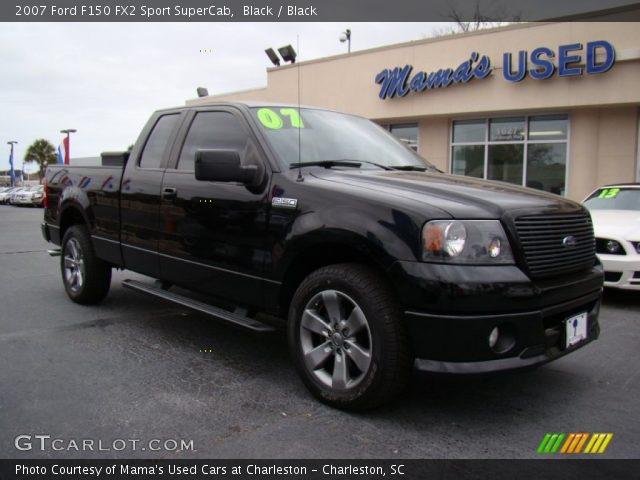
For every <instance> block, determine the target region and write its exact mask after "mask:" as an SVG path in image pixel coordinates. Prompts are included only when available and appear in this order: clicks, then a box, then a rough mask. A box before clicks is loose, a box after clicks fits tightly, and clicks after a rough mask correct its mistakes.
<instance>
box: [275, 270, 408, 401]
mask: <svg viewBox="0 0 640 480" xmlns="http://www.w3.org/2000/svg"><path fill="white" fill-rule="evenodd" d="M336 320H337V322H336ZM336 324H337V325H338V328H337V329H336V328H335V327H336ZM287 328H288V340H289V348H290V351H291V355H292V357H293V361H294V363H295V365H296V368H297V370H298V373H299V374H300V376H301V378H302V380H303V382H304V383H305V385H306V386H307V388H308V389H309V390H310V391H311V393H312V394H313V395H314V396H315V397H316V398H318V399H319V400H320V401H322V402H324V403H326V404H328V405H331V406H333V407H336V408H340V409H344V410H352V411H362V410H367V409H371V408H374V407H377V406H380V405H382V404H384V403H388V402H390V401H391V400H392V399H394V398H395V397H397V396H398V395H400V393H402V391H403V390H404V389H405V387H406V386H407V384H408V381H409V376H410V374H411V368H412V358H411V354H410V349H409V345H408V338H407V332H406V326H405V324H404V322H403V320H402V311H401V309H400V307H399V305H398V302H397V301H396V299H395V298H394V295H393V293H392V291H391V289H390V288H389V287H388V286H387V284H386V282H385V280H384V279H383V278H382V277H381V276H380V275H379V274H378V273H377V272H376V271H375V270H373V269H371V268H369V267H367V266H364V265H360V264H352V263H344V264H337V265H330V266H327V267H323V268H320V269H319V270H316V271H315V272H313V273H312V274H310V275H309V276H308V277H307V278H306V279H305V280H304V281H303V282H302V283H301V284H300V287H299V288H298V289H297V291H296V292H295V294H294V296H293V300H292V302H291V306H290V308H289V319H288V325H287Z"/></svg>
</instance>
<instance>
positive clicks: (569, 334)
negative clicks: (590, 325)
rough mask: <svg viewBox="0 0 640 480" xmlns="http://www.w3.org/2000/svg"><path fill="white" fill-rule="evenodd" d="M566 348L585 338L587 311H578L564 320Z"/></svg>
mask: <svg viewBox="0 0 640 480" xmlns="http://www.w3.org/2000/svg"><path fill="white" fill-rule="evenodd" d="M564 324H565V332H566V336H565V337H566V339H567V341H566V345H565V347H566V348H569V347H573V346H574V345H577V344H578V343H580V342H583V341H585V340H586V339H587V312H582V313H579V314H578V315H574V316H572V317H569V318H567V319H566V320H565V321H564Z"/></svg>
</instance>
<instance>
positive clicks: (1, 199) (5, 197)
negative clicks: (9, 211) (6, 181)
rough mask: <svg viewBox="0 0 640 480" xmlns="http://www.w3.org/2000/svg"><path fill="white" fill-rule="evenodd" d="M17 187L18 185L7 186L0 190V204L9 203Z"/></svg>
mask: <svg viewBox="0 0 640 480" xmlns="http://www.w3.org/2000/svg"><path fill="white" fill-rule="evenodd" d="M17 189H18V187H6V188H5V189H4V190H3V191H2V192H0V204H2V205H5V204H8V203H9V200H10V199H11V194H12V193H13V192H15V191H16V190H17Z"/></svg>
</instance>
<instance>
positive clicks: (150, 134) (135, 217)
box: [120, 111, 183, 277]
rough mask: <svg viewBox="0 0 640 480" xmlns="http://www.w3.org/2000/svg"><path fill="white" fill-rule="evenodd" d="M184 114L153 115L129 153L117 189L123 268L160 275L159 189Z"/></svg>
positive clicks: (177, 112) (153, 275)
mask: <svg viewBox="0 0 640 480" xmlns="http://www.w3.org/2000/svg"><path fill="white" fill-rule="evenodd" d="M182 118H183V114H182V113H181V112H179V111H176V112H166V113H161V114H156V115H154V116H153V117H152V118H151V119H150V120H149V122H148V124H147V126H146V127H145V129H144V130H143V132H142V133H141V135H140V139H139V140H138V142H137V143H136V148H134V150H133V151H132V152H131V157H130V158H129V161H128V162H127V165H126V168H125V172H124V175H123V178H122V183H121V190H120V222H121V228H120V232H121V233H120V241H121V244H122V256H123V259H124V264H125V267H126V268H128V269H131V270H134V271H136V272H139V273H143V274H145V275H150V276H152V277H159V276H160V262H159V260H158V238H159V236H160V189H161V186H162V176H163V175H164V170H165V168H166V165H167V162H168V160H169V158H170V151H169V150H170V148H171V146H172V145H173V143H174V141H175V138H176V135H177V133H178V128H179V126H180V123H181V120H182Z"/></svg>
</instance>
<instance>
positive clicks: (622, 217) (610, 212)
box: [583, 183, 640, 290]
mask: <svg viewBox="0 0 640 480" xmlns="http://www.w3.org/2000/svg"><path fill="white" fill-rule="evenodd" d="M583 203H584V205H585V207H587V208H588V209H589V211H590V212H591V218H592V219H593V228H594V231H595V235H596V252H597V253H598V257H599V258H600V261H601V262H602V265H603V267H604V286H605V287H613V288H621V289H625V290H640V183H628V184H618V185H606V186H604V187H600V188H598V189H597V190H595V191H594V192H593V193H592V194H591V195H589V196H588V197H587V198H586V199H585V200H584V202H583Z"/></svg>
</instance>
